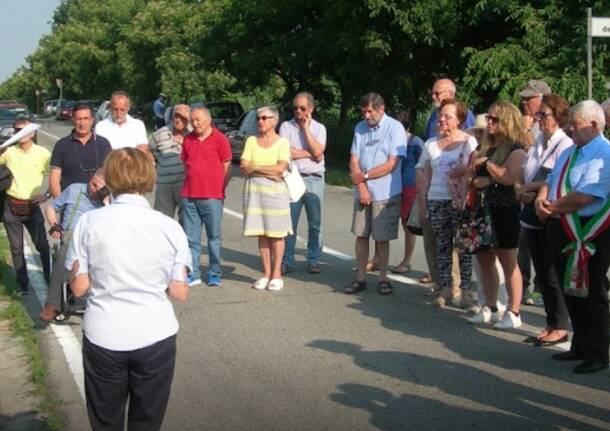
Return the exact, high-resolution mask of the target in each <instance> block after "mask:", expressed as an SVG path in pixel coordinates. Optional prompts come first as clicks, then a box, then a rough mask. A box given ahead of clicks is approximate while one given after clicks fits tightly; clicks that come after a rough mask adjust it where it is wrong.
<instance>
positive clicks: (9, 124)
mask: <svg viewBox="0 0 610 431" xmlns="http://www.w3.org/2000/svg"><path fill="white" fill-rule="evenodd" d="M17 118H27V119H28V120H32V114H31V113H30V110H29V109H28V107H27V106H25V105H22V104H20V103H13V102H11V103H0V143H2V142H4V141H6V140H7V139H8V138H10V137H11V136H13V133H14V132H15V130H14V129H13V121H15V120H16V119H17Z"/></svg>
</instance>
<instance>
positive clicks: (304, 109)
mask: <svg viewBox="0 0 610 431" xmlns="http://www.w3.org/2000/svg"><path fill="white" fill-rule="evenodd" d="M294 110H295V111H301V112H305V111H307V106H295V107H294Z"/></svg>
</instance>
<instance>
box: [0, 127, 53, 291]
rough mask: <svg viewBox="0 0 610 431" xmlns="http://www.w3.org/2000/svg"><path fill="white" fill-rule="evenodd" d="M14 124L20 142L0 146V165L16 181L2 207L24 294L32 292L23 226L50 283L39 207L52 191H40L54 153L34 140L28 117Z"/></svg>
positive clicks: (45, 234)
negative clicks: (24, 251) (4, 167)
mask: <svg viewBox="0 0 610 431" xmlns="http://www.w3.org/2000/svg"><path fill="white" fill-rule="evenodd" d="M13 128H14V129H15V132H16V133H15V137H16V139H18V141H17V145H13V146H8V148H7V146H3V147H2V148H1V149H0V165H5V166H6V167H7V168H9V169H10V171H11V173H12V174H13V181H12V184H11V186H10V187H9V189H8V190H7V191H6V202H5V204H4V208H3V211H4V228H5V229H6V236H7V237H8V240H9V243H10V248H11V257H12V259H13V268H15V272H16V273H17V284H18V286H19V290H20V292H19V293H20V294H22V295H24V294H27V293H28V292H29V278H28V272H27V268H26V262H25V257H24V255H23V228H24V227H25V228H26V229H27V230H28V232H29V234H30V236H31V237H32V242H33V243H34V246H35V247H36V250H37V251H38V253H40V260H41V261H42V270H43V274H44V278H45V281H46V282H47V283H48V282H49V274H50V250H49V243H48V241H47V233H46V231H45V228H44V218H43V216H42V212H41V211H40V204H41V203H43V202H45V201H46V200H47V199H48V197H49V195H48V193H46V194H43V193H41V192H40V191H41V187H42V184H43V180H44V176H45V174H46V173H48V171H49V161H50V159H51V153H50V152H49V150H47V149H46V148H44V147H41V146H39V145H36V144H35V143H34V142H33V141H32V139H33V137H34V131H35V130H36V127H35V125H33V124H30V122H29V120H27V119H25V118H20V119H17V120H15V122H14V123H13ZM22 130H23V131H24V132H25V133H27V131H28V130H32V131H31V132H30V133H27V134H25V135H24V134H23V132H22ZM20 133H21V135H20ZM7 143H9V142H8V141H7Z"/></svg>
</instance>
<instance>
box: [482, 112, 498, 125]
mask: <svg viewBox="0 0 610 431" xmlns="http://www.w3.org/2000/svg"><path fill="white" fill-rule="evenodd" d="M485 121H487V122H489V123H492V124H498V122H499V121H500V119H499V118H498V117H494V116H493V115H489V114H486V115H485Z"/></svg>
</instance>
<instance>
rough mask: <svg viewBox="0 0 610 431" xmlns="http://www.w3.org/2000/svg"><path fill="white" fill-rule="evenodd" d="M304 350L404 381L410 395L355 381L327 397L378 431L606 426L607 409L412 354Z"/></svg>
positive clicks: (327, 345) (345, 346) (330, 344)
mask: <svg viewBox="0 0 610 431" xmlns="http://www.w3.org/2000/svg"><path fill="white" fill-rule="evenodd" d="M308 346H310V347H313V348H316V349H320V350H324V351H327V352H332V353H336V354H342V355H347V356H349V357H351V358H352V359H353V361H354V364H355V365H357V366H358V367H360V368H362V369H364V370H367V371H372V372H375V373H379V374H382V375H384V376H387V377H390V378H394V379H399V380H401V381H403V382H406V383H408V387H409V389H410V390H409V392H411V393H404V394H401V395H400V396H394V395H392V394H391V393H389V392H387V391H385V390H383V389H381V388H375V387H372V386H366V385H361V384H356V383H344V384H341V385H339V386H338V388H337V389H338V392H337V393H334V394H332V395H331V396H330V398H331V399H332V400H333V401H336V402H339V403H342V404H344V405H346V406H350V407H354V408H360V409H365V410H367V411H369V412H370V413H371V415H372V416H371V423H372V424H373V425H375V426H377V427H379V428H380V429H383V430H399V429H407V428H408V429H429V428H432V427H433V428H434V429H435V430H436V429H451V430H454V429H468V428H469V427H470V426H472V425H476V424H478V425H482V426H483V427H484V428H482V429H502V430H504V429H510V430H514V429H527V430H556V429H560V428H562V429H563V428H569V429H579V430H583V429H591V430H602V429H607V427H608V426H610V421H609V418H610V411H608V410H607V409H603V408H599V407H595V406H591V405H588V404H585V403H583V402H579V401H575V400H574V399H570V398H565V397H563V396H561V395H560V394H554V393H549V392H545V391H542V390H540V389H537V388H533V387H530V386H527V385H523V384H519V383H514V382H510V381H507V380H505V379H502V378H500V377H498V376H496V375H495V374H493V373H490V372H487V371H484V370H481V369H479V368H475V367H473V366H470V365H466V364H461V363H457V362H451V361H447V360H443V359H438V358H432V357H428V356H423V355H418V354H413V353H405V352H392V351H365V350H363V349H362V348H361V346H359V345H356V344H353V343H348V342H340V341H334V340H316V341H313V342H311V343H309V344H308ZM435 389H438V391H442V392H443V394H447V395H448V396H449V398H451V397H457V398H454V400H458V401H459V402H460V403H461V402H462V400H463V401H466V402H467V404H472V403H476V404H479V405H481V406H485V407H487V409H489V408H491V409H494V410H497V411H499V412H501V413H498V412H489V411H485V410H483V411H481V410H474V408H473V409H468V408H465V407H455V406H451V405H449V404H447V403H444V402H442V401H438V399H431V398H426V397H425V394H426V393H428V394H431V393H432V396H434V398H438V391H436V390H435ZM413 392H416V393H415V394H414V393H413ZM429 396H430V395H429ZM468 401H469V403H468ZM570 416H573V417H570ZM579 416H580V417H582V416H587V417H590V418H593V420H592V421H591V422H594V423H595V422H596V423H598V424H599V426H594V425H591V423H585V422H582V421H580V420H578V419H575V417H579ZM407 424H408V426H407ZM602 424H603V425H602Z"/></svg>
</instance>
